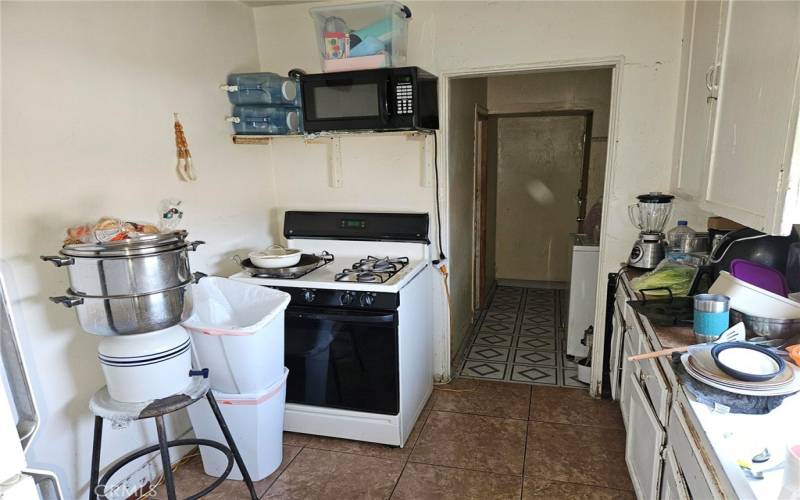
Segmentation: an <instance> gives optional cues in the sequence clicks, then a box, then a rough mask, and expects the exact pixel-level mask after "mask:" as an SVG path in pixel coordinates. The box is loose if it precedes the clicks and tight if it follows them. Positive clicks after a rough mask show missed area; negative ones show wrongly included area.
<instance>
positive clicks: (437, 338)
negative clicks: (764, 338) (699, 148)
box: [433, 55, 625, 397]
mask: <svg viewBox="0 0 800 500" xmlns="http://www.w3.org/2000/svg"><path fill="white" fill-rule="evenodd" d="M624 66H625V57H624V56H621V55H614V56H608V57H591V58H576V59H568V60H552V61H538V62H529V63H522V64H502V65H497V66H475V67H462V68H445V69H443V70H440V71H439V79H440V85H439V110H440V113H439V114H440V120H439V123H440V126H439V134H438V135H439V137H440V138H441V139H440V147H439V148H438V155H437V156H438V159H437V160H438V161H440V162H441V165H444V166H445V168H442V169H440V172H439V179H438V180H439V193H438V194H439V195H440V199H441V202H442V207H443V208H445V207H449V206H450V182H449V176H448V172H449V171H450V158H449V152H448V149H449V135H450V134H449V132H450V131H449V120H450V116H451V114H452V110H451V108H450V84H451V80H454V79H459V78H480V77H485V76H501V75H515V74H525V73H537V72H543V71H566V70H577V69H600V68H608V69H611V70H612V71H611V100H610V106H609V112H610V116H609V124H608V145H609V146H608V150H607V152H606V172H605V179H604V183H603V192H604V193H610V192H611V181H612V180H613V178H614V171H615V170H616V168H615V167H616V164H615V162H616V144H617V130H618V128H619V111H620V94H621V90H622V89H621V87H622V73H623V70H624ZM610 198H611V197H610V196H604V197H603V213H604V214H608V213H609V211H608V208H609V200H610ZM442 212H443V214H442V224H441V228H439V229H440V230H441V233H442V240H443V242H444V243H443V244H444V245H445V247H446V248H447V251H449V246H450V217H449V214H448V210H447V209H444V210H442ZM607 225H608V217H603V219H602V221H601V226H600V249H599V253H600V255H599V259H600V264H601V269H600V272H599V273H598V280H597V282H598V283H597V287H596V298H597V305H598V307H597V308H596V309H595V321H594V324H595V325H605V316H606V308H605V303H606V280H605V279H604V276H605V273H606V270H605V269H604V267H603V263H604V262H605V261H606V259H607V255H606V254H607V252H608V245H609V243H610V242H609V241H608V236H607ZM451 267H452V266H451ZM450 272H463V271H462V270H460V269H458V268H455V269H452V268H451V269H450ZM437 303H438V308H439V310H440V311H441V313H440V314H443V315H444V317H445V318H446V319H445V320H444V321H442V322H441V324H440V328H438V329H436V331H435V332H434V349H433V350H434V374H435V376H436V378H437V379H439V380H449V379H450V377H451V374H450V370H451V363H450V356H451V347H452V346H451V345H450V308H449V307H448V305H447V301H446V298H444V297H440V298H439V299H438V300H437ZM604 339H605V327H602V328H597V329H596V331H595V336H594V345H596V346H603V345H604ZM602 381H603V349H602V348H601V349H594V350H593V353H592V379H591V383H590V384H589V393H590V394H591V395H592V396H595V397H600V394H601V393H602Z"/></svg>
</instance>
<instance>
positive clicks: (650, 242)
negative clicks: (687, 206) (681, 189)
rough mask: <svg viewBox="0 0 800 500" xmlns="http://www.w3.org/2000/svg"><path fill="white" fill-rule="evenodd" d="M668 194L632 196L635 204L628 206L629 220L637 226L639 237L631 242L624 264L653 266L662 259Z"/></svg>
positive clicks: (650, 267)
mask: <svg viewBox="0 0 800 500" xmlns="http://www.w3.org/2000/svg"><path fill="white" fill-rule="evenodd" d="M673 198H675V197H674V196H672V195H671V194H663V193H658V192H655V193H648V194H641V195H639V196H637V197H636V199H637V200H639V202H638V203H634V204H632V205H629V206H628V217H630V219H631V223H632V224H633V225H634V226H636V227H637V228H639V239H637V240H636V243H634V244H633V248H632V249H631V255H630V257H629V258H628V265H629V266H631V267H636V268H638V269H653V268H654V267H656V266H657V265H658V263H659V262H661V260H662V259H664V255H665V254H666V242H665V241H664V232H663V231H664V226H665V225H666V223H667V219H669V216H670V214H671V213H672V200H673Z"/></svg>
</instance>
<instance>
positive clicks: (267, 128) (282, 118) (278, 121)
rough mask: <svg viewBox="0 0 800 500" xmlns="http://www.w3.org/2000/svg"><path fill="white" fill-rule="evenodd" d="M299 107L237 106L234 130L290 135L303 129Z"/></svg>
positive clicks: (243, 132) (232, 119)
mask: <svg viewBox="0 0 800 500" xmlns="http://www.w3.org/2000/svg"><path fill="white" fill-rule="evenodd" d="M302 117H303V114H302V113H301V112H300V109H299V108H290V107H286V106H235V107H234V108H233V116H229V117H228V121H229V122H231V123H233V132H234V133H235V134H240V135H288V134H299V133H301V132H302V131H303V124H302Z"/></svg>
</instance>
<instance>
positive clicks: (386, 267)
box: [353, 255, 408, 273]
mask: <svg viewBox="0 0 800 500" xmlns="http://www.w3.org/2000/svg"><path fill="white" fill-rule="evenodd" d="M407 264H408V257H396V258H390V257H383V258H378V257H373V256H371V255H370V256H368V257H367V258H366V259H361V260H359V261H358V262H356V263H355V264H353V269H355V270H357V271H372V272H376V273H396V272H397V271H399V270H401V269H403V268H404V267H405V266H406V265H407Z"/></svg>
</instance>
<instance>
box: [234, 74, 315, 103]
mask: <svg viewBox="0 0 800 500" xmlns="http://www.w3.org/2000/svg"><path fill="white" fill-rule="evenodd" d="M220 88H221V89H223V90H226V91H227V92H228V100H229V101H230V102H231V104H233V105H236V106H241V105H249V104H272V105H283V106H300V91H299V85H298V83H297V82H296V81H295V80H293V79H291V78H286V77H283V76H280V75H276V74H275V73H233V74H231V75H228V84H227V85H221V86H220Z"/></svg>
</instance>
